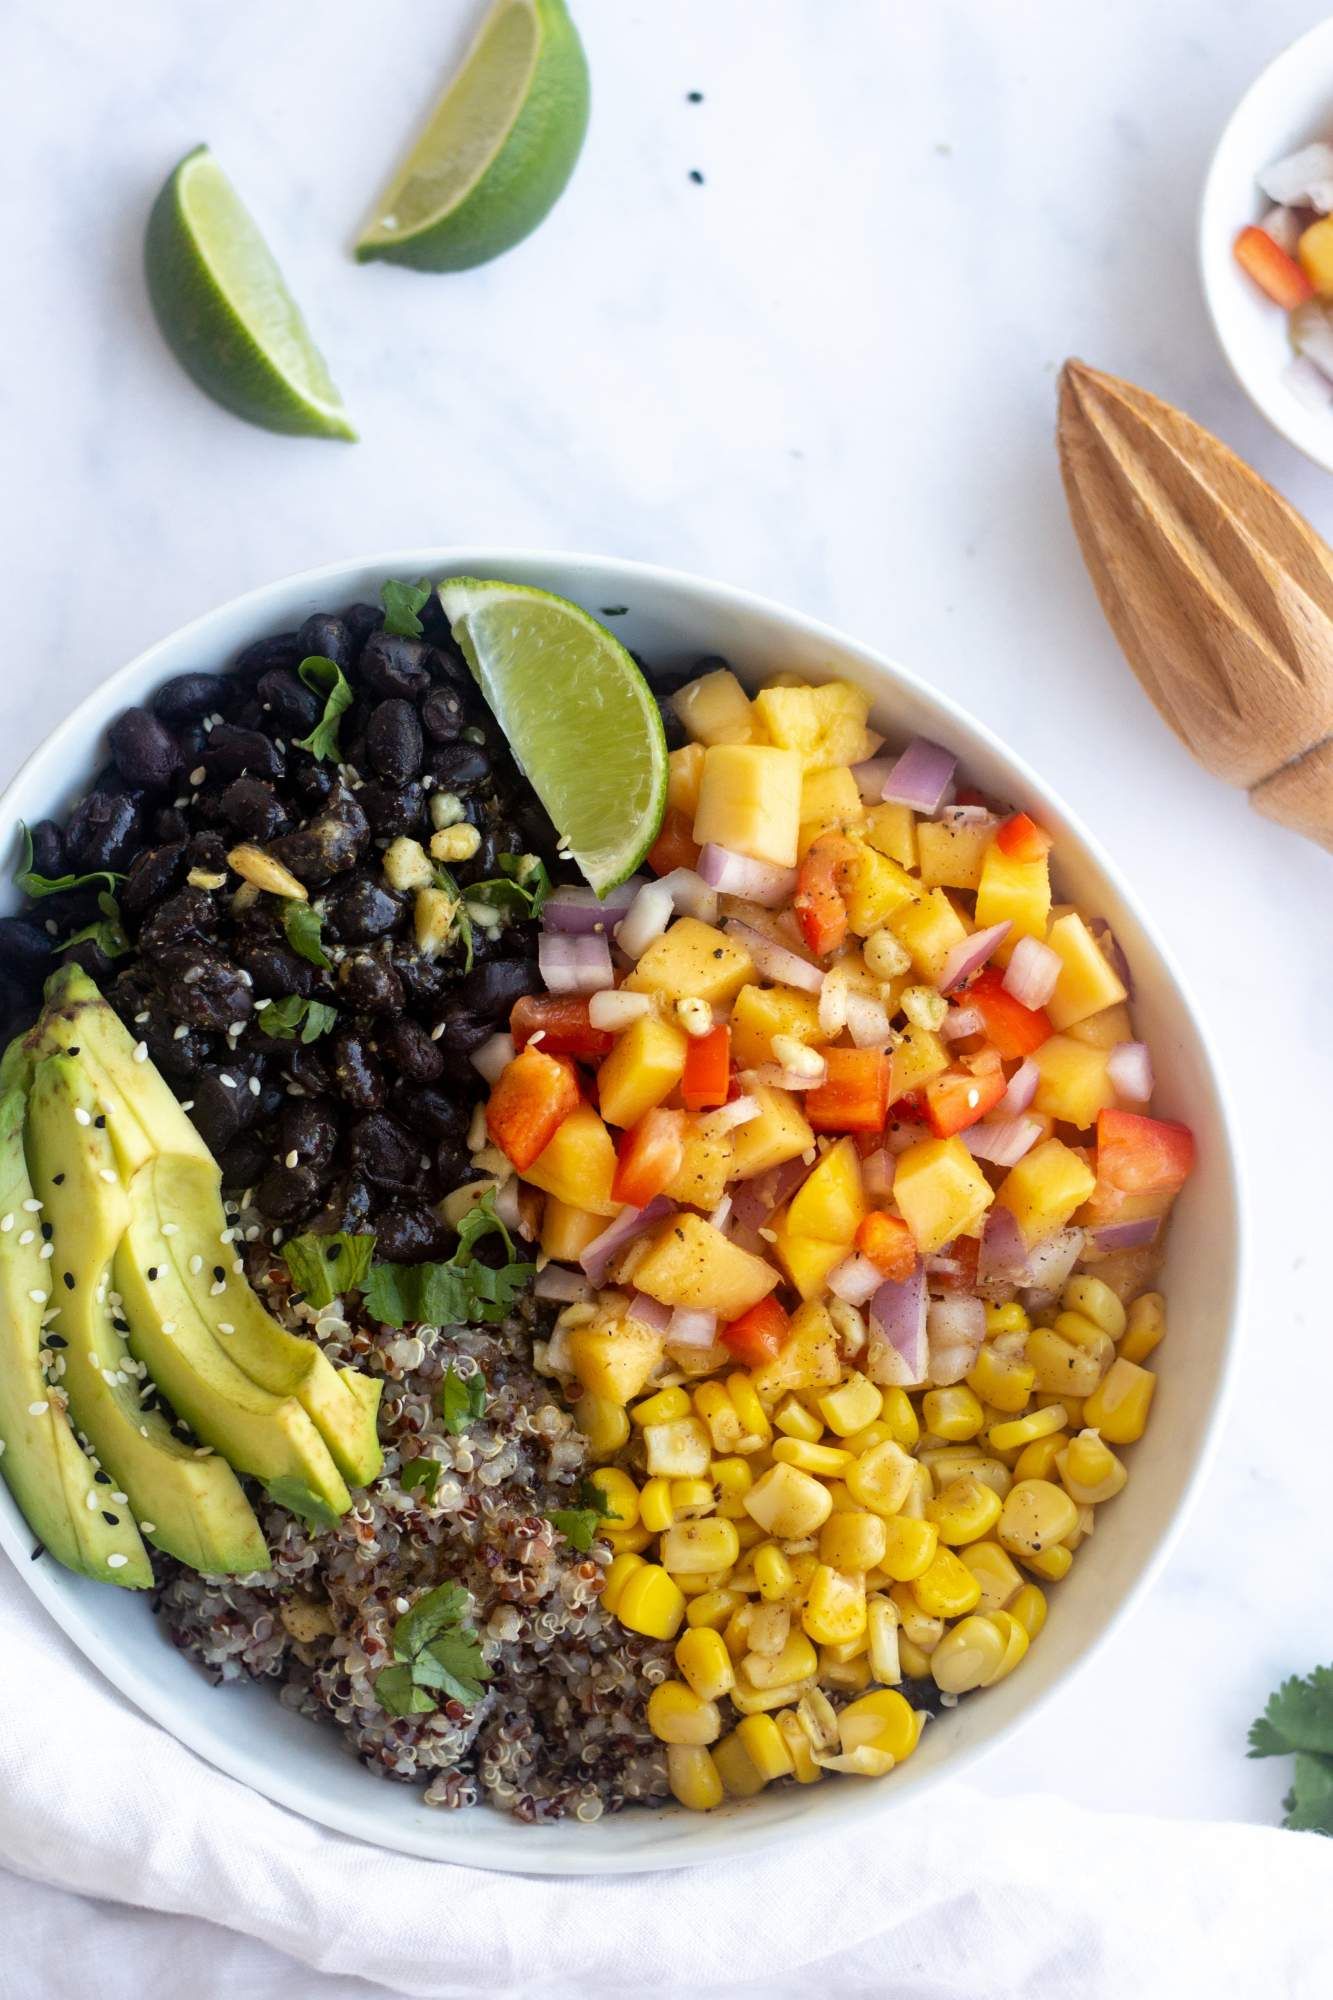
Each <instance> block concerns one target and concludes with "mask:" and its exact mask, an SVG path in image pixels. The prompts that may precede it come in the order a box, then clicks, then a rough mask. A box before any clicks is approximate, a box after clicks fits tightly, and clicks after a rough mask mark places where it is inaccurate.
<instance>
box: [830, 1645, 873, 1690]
mask: <svg viewBox="0 0 1333 2000" xmlns="http://www.w3.org/2000/svg"><path fill="white" fill-rule="evenodd" d="M819 1678H820V1680H821V1682H822V1683H823V1685H824V1686H825V1687H830V1688H837V1689H838V1690H839V1692H840V1693H846V1694H861V1693H863V1692H864V1691H865V1689H866V1688H868V1687H869V1686H870V1681H871V1673H870V1662H869V1660H868V1659H867V1658H866V1656H865V1654H864V1653H857V1654H856V1655H855V1656H854V1657H853V1658H852V1659H850V1660H835V1659H833V1658H831V1657H830V1653H829V1648H828V1647H827V1646H821V1647H820V1649H819Z"/></svg>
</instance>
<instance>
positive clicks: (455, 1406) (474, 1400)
mask: <svg viewBox="0 0 1333 2000" xmlns="http://www.w3.org/2000/svg"><path fill="white" fill-rule="evenodd" d="M485 1414H486V1377H485V1376H484V1375H483V1374H482V1372H481V1370H480V1368H478V1369H477V1370H476V1371H475V1373H474V1374H471V1375H460V1374H459V1372H458V1370H457V1368H455V1366H454V1364H453V1362H452V1361H451V1362H450V1363H449V1366H448V1367H447V1368H446V1369H445V1371H444V1380H443V1382H442V1383H441V1384H440V1419H441V1422H442V1423H443V1424H444V1428H445V1429H446V1430H447V1431H448V1433H449V1435H450V1437H458V1436H460V1435H461V1433H462V1432H463V1431H465V1430H466V1429H467V1428H468V1426H469V1424H475V1423H476V1422H477V1421H478V1420H479V1419H480V1418H481V1417H484V1416H485Z"/></svg>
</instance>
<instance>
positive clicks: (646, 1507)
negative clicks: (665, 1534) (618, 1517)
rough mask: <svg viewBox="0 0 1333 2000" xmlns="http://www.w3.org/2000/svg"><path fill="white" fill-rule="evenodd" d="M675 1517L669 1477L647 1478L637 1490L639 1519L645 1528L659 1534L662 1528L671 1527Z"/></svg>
mask: <svg viewBox="0 0 1333 2000" xmlns="http://www.w3.org/2000/svg"><path fill="white" fill-rule="evenodd" d="M675 1518H676V1510H675V1507H674V1506H673V1505H672V1501H671V1481H670V1480H669V1479H647V1480H645V1481H644V1483H643V1486H642V1488H641V1489H640V1492H639V1519H640V1520H641V1521H642V1522H643V1525H644V1527H645V1528H651V1529H652V1531H653V1533H654V1534H655V1535H660V1534H661V1533H662V1531H663V1529H664V1528H669V1527H671V1525H672V1523H673V1522H674V1521H675Z"/></svg>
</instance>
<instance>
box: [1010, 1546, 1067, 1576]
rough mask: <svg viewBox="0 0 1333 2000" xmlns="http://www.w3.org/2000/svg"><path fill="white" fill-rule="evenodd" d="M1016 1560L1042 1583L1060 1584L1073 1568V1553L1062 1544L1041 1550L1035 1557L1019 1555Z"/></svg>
mask: <svg viewBox="0 0 1333 2000" xmlns="http://www.w3.org/2000/svg"><path fill="white" fill-rule="evenodd" d="M1018 1560H1019V1561H1020V1562H1021V1563H1022V1565H1023V1567H1024V1569H1030V1570H1031V1571H1032V1573H1033V1575H1034V1576H1039V1577H1041V1579H1042V1581H1043V1582H1045V1583H1060V1582H1062V1581H1063V1579H1064V1578H1065V1577H1067V1576H1068V1574H1069V1572H1070V1570H1071V1569H1072V1568H1073V1567H1074V1552H1073V1550H1072V1549H1070V1548H1069V1547H1067V1546H1066V1544H1065V1543H1064V1542H1057V1543H1056V1544H1055V1546H1054V1548H1050V1549H1042V1550H1041V1551H1040V1552H1039V1553H1038V1554H1037V1555H1026V1556H1024V1555H1020V1556H1019V1558H1018Z"/></svg>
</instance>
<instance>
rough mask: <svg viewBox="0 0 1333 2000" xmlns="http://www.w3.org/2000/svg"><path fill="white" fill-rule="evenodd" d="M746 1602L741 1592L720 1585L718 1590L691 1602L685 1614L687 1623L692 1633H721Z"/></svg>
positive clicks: (708, 1592)
mask: <svg viewBox="0 0 1333 2000" xmlns="http://www.w3.org/2000/svg"><path fill="white" fill-rule="evenodd" d="M744 1602H745V1599H744V1597H742V1595H741V1593H740V1591H739V1590H730V1589H728V1587H727V1585H726V1584H720V1585H719V1586H718V1587H717V1589H715V1590H708V1591H705V1592H704V1593H703V1595H702V1596H700V1597H696V1598H694V1599H693V1600H692V1601H691V1603H690V1604H689V1605H688V1607H687V1609H686V1612H685V1623H686V1624H687V1625H688V1626H689V1627H690V1629H691V1630H692V1631H697V1632H719V1633H720V1632H721V1630H722V1627H723V1626H724V1625H725V1624H726V1623H727V1620H728V1619H729V1618H731V1617H732V1616H733V1615H734V1614H735V1613H736V1612H737V1611H739V1610H740V1607H741V1606H742V1604H744Z"/></svg>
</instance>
